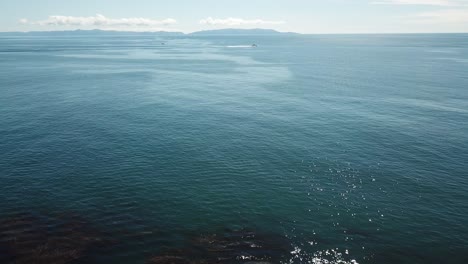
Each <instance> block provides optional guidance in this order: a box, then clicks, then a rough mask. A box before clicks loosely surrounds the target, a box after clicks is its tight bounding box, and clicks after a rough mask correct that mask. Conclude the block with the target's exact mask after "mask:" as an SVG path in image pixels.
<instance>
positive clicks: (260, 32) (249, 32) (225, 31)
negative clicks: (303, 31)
mask: <svg viewBox="0 0 468 264" xmlns="http://www.w3.org/2000/svg"><path fill="white" fill-rule="evenodd" d="M284 34H298V33H292V32H279V31H276V30H273V29H261V28H256V29H235V28H228V29H215V30H203V31H197V32H193V33H191V34H189V35H198V36H201V35H204V36H220V35H243V36H245V35H249V36H250V35H251V36H258V35H284Z"/></svg>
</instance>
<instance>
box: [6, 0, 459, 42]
mask: <svg viewBox="0 0 468 264" xmlns="http://www.w3.org/2000/svg"><path fill="white" fill-rule="evenodd" d="M25 7H27V8H25ZM0 14H1V16H0V22H1V23H0V32H29V31H64V30H76V29H82V30H91V29H100V30H116V31H136V32H139V31H144V32H152V31H169V32H183V33H191V32H196V31H202V30H212V29H224V28H239V29H252V28H263V29H274V30H277V31H280V32H297V33H303V34H369V33H371V34H373V33H377V34H381V33H466V32H468V23H467V22H468V1H467V0H357V1H352V3H351V2H350V1H343V0H325V1H306V0H295V1H277V2H275V3H271V2H269V1H265V0H258V1H255V2H253V3H252V2H248V1H245V0H240V1H236V2H224V3H223V5H222V6H220V5H219V3H217V2H216V1H214V0H204V1H197V2H196V3H188V2H187V1H182V0H177V1H172V2H170V3H169V2H165V3H162V2H160V1H158V2H155V1H149V0H140V1H133V2H132V3H130V2H128V1H123V0H117V1H109V0H103V1H99V2H97V3H95V2H94V1H90V0H84V1H80V2H79V3H69V2H67V3H63V2H61V1H58V0H47V1H41V2H36V1H31V0H19V1H11V0H6V1H4V3H3V4H2V11H0Z"/></svg>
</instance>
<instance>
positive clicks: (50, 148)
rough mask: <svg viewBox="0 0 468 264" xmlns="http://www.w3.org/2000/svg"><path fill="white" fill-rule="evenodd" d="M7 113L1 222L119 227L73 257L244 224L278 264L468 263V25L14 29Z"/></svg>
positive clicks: (7, 63)
mask: <svg viewBox="0 0 468 264" xmlns="http://www.w3.org/2000/svg"><path fill="white" fill-rule="evenodd" d="M162 41H164V42H166V45H161V42H162ZM252 43H256V44H258V47H257V48H252V47H250V45H251V44H252ZM0 116H1V118H0V183H1V186H0V219H10V218H11V217H16V216H17V215H28V216H33V217H37V218H39V219H55V220H47V221H52V222H54V221H56V222H57V221H58V222H63V220H61V219H62V218H60V217H57V215H69V216H70V215H71V216H73V217H72V218H80V219H81V218H82V219H85V220H86V223H87V224H88V225H89V226H92V228H93V229H96V230H99V232H103V233H105V234H106V235H105V236H106V237H109V238H111V239H112V241H113V243H112V245H110V246H106V247H105V250H104V251H100V250H92V249H91V250H87V251H86V252H87V254H86V257H85V258H80V259H79V260H77V262H76V263H103V262H107V263H145V261H146V260H147V259H148V258H149V257H151V256H157V255H167V254H168V253H166V252H168V251H171V252H172V251H174V250H177V249H178V250H179V251H181V248H184V250H186V248H190V247H192V246H191V242H190V241H192V240H193V237H197V236H199V235H200V234H219V233H220V232H231V231H226V230H244V229H245V230H253V232H255V233H258V234H264V235H265V237H268V238H269V239H270V240H272V241H271V242H272V243H273V244H274V243H279V241H281V244H282V245H283V244H286V245H287V246H284V252H281V253H279V255H281V256H274V257H271V258H270V259H269V261H270V262H271V263H280V262H281V263H327V262H326V261H330V263H353V262H358V263H379V264H381V263H467V261H468V253H467V252H468V226H467V224H466V223H467V219H468V192H467V190H468V172H467V169H468V167H467V161H468V35H463V34H460V35H457V34H443V35H341V36H340V35H336V36H334V35H329V36H320V35H318V36H263V37H254V36H249V37H242V36H236V37H234V36H231V37H229V36H222V37H189V36H185V37H171V38H164V39H162V38H158V37H154V36H144V35H142V36H125V35H122V36H102V37H96V36H92V37H86V36H63V37H58V36H54V37H48V36H29V35H23V36H18V35H5V34H4V35H1V36H0ZM57 219H59V220H57ZM5 226H6V227H1V226H0V242H2V241H3V242H5V241H7V242H8V241H9V239H10V238H8V236H6V237H7V238H5V235H3V239H2V236H1V234H6V233H8V232H9V231H11V230H8V229H9V226H8V225H5ZM51 226H54V225H49V224H47V227H48V228H52V227H51ZM1 230H3V231H1ZM21 230H23V229H21ZM2 232H3V233H2ZM10 240H11V239H10ZM283 240H284V241H283ZM2 245H3V249H2ZM7 247H8V244H7V245H6V246H5V244H2V243H0V260H1V259H2V254H3V259H4V260H5V261H6V262H7V263H8V261H12V259H14V256H13V257H12V255H11V254H10V253H8V252H9V250H10V249H7ZM269 250H270V251H269V252H268V254H272V255H275V252H276V253H277V252H279V251H281V250H283V247H282V246H276V245H275V246H272V248H271V249H269ZM2 252H3V253H2ZM244 253H245V252H244ZM244 253H243V252H240V253H238V254H237V253H236V254H237V255H239V256H240V255H245V254H244ZM171 254H173V253H171ZM177 254H180V253H177ZM189 258H191V257H190V256H189ZM340 261H341V262H340ZM245 262H246V261H245V260H242V259H241V258H239V257H237V258H236V260H235V261H234V260H232V263H245ZM74 263H75V262H74ZM221 263H224V262H221ZM230 263H231V262H230Z"/></svg>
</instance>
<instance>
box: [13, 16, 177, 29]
mask: <svg viewBox="0 0 468 264" xmlns="http://www.w3.org/2000/svg"><path fill="white" fill-rule="evenodd" d="M19 22H20V23H21V24H31V25H39V26H84V27H87V26H93V27H97V28H101V27H156V26H158V27H160V26H170V25H173V24H176V23H177V21H176V20H175V19H172V18H167V19H163V20H154V19H148V18H140V17H133V18H108V17H106V16H104V15H101V14H97V15H95V16H90V17H75V16H49V17H48V18H47V19H45V20H39V21H32V22H30V21H28V20H27V19H25V18H23V19H20V21H19Z"/></svg>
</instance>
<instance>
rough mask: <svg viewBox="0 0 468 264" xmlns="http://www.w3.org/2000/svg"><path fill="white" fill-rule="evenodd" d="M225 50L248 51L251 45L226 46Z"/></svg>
mask: <svg viewBox="0 0 468 264" xmlns="http://www.w3.org/2000/svg"><path fill="white" fill-rule="evenodd" d="M226 48H237V49H249V48H252V45H230V46H226Z"/></svg>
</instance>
